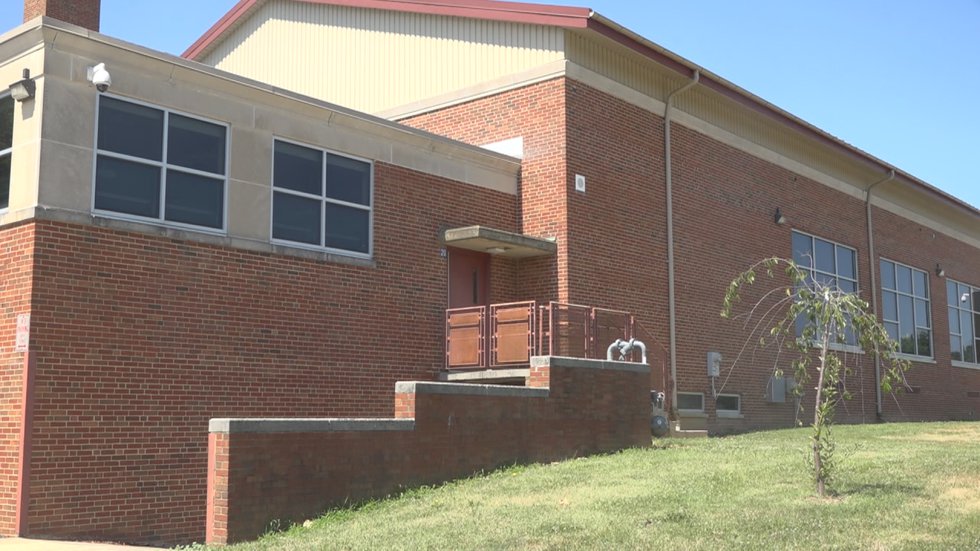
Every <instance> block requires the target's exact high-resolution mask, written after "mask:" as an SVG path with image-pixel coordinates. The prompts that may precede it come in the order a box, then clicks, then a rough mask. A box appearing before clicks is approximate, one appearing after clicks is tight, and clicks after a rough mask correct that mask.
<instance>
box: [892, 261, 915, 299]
mask: <svg viewBox="0 0 980 551" xmlns="http://www.w3.org/2000/svg"><path fill="white" fill-rule="evenodd" d="M895 272H896V274H895V275H896V277H897V279H898V290H899V291H901V292H903V293H909V294H912V270H910V269H908V267H906V266H898V265H896V266H895Z"/></svg>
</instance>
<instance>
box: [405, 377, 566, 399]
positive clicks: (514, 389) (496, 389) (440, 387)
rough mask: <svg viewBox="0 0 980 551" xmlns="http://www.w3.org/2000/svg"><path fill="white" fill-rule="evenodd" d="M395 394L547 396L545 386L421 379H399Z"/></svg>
mask: <svg viewBox="0 0 980 551" xmlns="http://www.w3.org/2000/svg"><path fill="white" fill-rule="evenodd" d="M395 393H396V394H459V395H466V396H514V397H519V398H547V397H548V389H547V388H527V387H523V386H508V385H476V384H469V383H430V382H423V381H399V382H397V383H395Z"/></svg>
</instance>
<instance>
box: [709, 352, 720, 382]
mask: <svg viewBox="0 0 980 551" xmlns="http://www.w3.org/2000/svg"><path fill="white" fill-rule="evenodd" d="M720 376H721V352H708V377H720Z"/></svg>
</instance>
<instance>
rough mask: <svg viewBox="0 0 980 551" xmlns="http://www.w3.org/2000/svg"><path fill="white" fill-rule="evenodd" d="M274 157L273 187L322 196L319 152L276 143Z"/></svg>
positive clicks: (321, 165)
mask: <svg viewBox="0 0 980 551" xmlns="http://www.w3.org/2000/svg"><path fill="white" fill-rule="evenodd" d="M275 156H276V158H275V161H274V163H275V168H274V173H273V180H272V181H273V185H275V186H276V187H278V188H284V189H291V190H293V191H300V192H303V193H309V194H310V195H322V194H323V154H322V153H321V152H319V151H317V150H315V149H310V148H308V147H302V146H299V145H293V144H291V143H285V142H276V151H275ZM318 241H319V240H318Z"/></svg>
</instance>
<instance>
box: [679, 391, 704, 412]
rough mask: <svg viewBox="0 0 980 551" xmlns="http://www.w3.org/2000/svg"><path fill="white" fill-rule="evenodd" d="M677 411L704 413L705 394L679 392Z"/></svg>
mask: <svg viewBox="0 0 980 551" xmlns="http://www.w3.org/2000/svg"><path fill="white" fill-rule="evenodd" d="M677 410H678V411H680V412H681V413H703V412H704V394H702V393H700V392H678V393H677Z"/></svg>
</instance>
